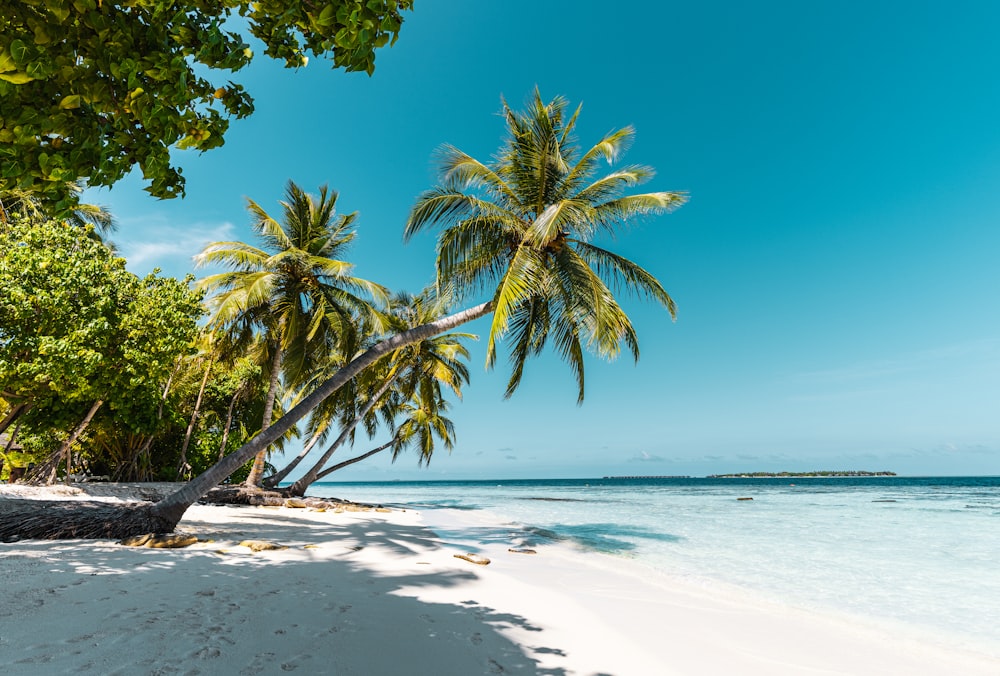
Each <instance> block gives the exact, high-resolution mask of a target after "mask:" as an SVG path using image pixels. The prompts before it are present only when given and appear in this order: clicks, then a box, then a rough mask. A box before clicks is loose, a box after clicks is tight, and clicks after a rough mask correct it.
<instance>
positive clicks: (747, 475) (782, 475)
mask: <svg viewBox="0 0 1000 676" xmlns="http://www.w3.org/2000/svg"><path fill="white" fill-rule="evenodd" d="M858 476H896V473H895V472H866V471H864V470H847V471H829V470H824V471H821V472H737V473H735V474H709V475H708V477H706V478H708V479H768V478H771V479H787V478H795V479H801V478H809V477H858Z"/></svg>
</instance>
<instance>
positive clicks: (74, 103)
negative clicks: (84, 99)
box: [59, 94, 80, 110]
mask: <svg viewBox="0 0 1000 676" xmlns="http://www.w3.org/2000/svg"><path fill="white" fill-rule="evenodd" d="M59 107H60V108H62V109H63V110H70V109H72V108H79V107H80V95H79V94H70V95H69V96H67V97H65V98H63V100H62V101H60V102H59Z"/></svg>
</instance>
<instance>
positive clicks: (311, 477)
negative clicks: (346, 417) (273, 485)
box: [288, 373, 399, 495]
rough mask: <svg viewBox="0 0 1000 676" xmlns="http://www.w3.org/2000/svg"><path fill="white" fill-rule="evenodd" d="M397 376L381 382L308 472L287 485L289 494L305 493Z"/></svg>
mask: <svg viewBox="0 0 1000 676" xmlns="http://www.w3.org/2000/svg"><path fill="white" fill-rule="evenodd" d="M398 377H399V374H398V373H396V374H394V375H393V376H391V377H390V378H388V379H386V381H385V382H384V383H382V386H381V387H380V388H378V390H377V391H376V392H375V394H373V395H372V396H371V399H369V400H368V401H367V402H366V403H365V405H364V406H362V407H361V410H360V411H359V412H358V414H357V415H356V416H354V419H353V420H352V421H351V422H350V424H348V425H347V426H346V427H344V429H343V430H341V432H340V436H339V437H337V440H336V441H334V442H333V443H332V444H331V445H330V448H328V449H326V453H324V454H323V457H321V458H320V459H319V461H318V462H317V463H316V464H315V465H313V466H312V467H311V468H309V471H308V472H306V473H305V474H303V475H302V476H301V477H299V479H298V481H296V482H295V483H293V484H292V485H291V486H289V487H288V494H289V495H305V494H306V489H308V488H309V486H311V485H312V484H313V483H314V482H315V481H316V479H317V478H319V473H320V471H322V469H323V466H324V465H325V464H326V461H327V460H329V459H330V456H331V455H333V453H334V451H336V450H337V449H338V448H340V446H341V445H342V444H343V443H344V442H345V441H347V440H348V439H349V438H350V436H351V432H353V431H354V428H355V427H357V426H358V423H360V422H361V421H362V420H364V419H365V416H367V415H368V414H369V413H371V410H372V409H373V408H375V406H376V405H377V404H378V402H379V401H380V400H381V399H382V397H384V396H385V393H386V392H388V391H389V389H390V388H391V387H392V385H393V383H395V382H396V378H398Z"/></svg>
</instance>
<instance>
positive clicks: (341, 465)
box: [316, 439, 396, 481]
mask: <svg viewBox="0 0 1000 676" xmlns="http://www.w3.org/2000/svg"><path fill="white" fill-rule="evenodd" d="M394 443H396V440H395V439H390V440H389V441H387V442H385V443H384V444H382V445H381V446H379V447H378V448H373V449H372V450H370V451H368V452H367V453H362V454H361V455H358V456H355V457H353V458H351V459H350V460H345V461H344V462H340V463H337V464H336V465H334V466H333V467H327V468H326V469H324V470H323V471H322V472H320V473H319V474H317V475H316V480H317V481H319V480H320V479H322V478H323V477H325V476H327V475H329V474H333V473H334V472H336V471H337V470H338V469H344V468H345V467H348V466H349V465H353V464H354V463H356V462H361V461H362V460H364V459H365V458H370V457H372V456H373V455H375V454H376V453H381V452H382V451H384V450H385V449H387V448H389V447H390V446H392V445H393V444H394Z"/></svg>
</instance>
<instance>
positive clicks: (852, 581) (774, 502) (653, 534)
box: [310, 477, 1000, 655]
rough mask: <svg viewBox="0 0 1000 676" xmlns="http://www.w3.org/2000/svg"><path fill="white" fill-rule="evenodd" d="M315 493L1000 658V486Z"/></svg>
mask: <svg viewBox="0 0 1000 676" xmlns="http://www.w3.org/2000/svg"><path fill="white" fill-rule="evenodd" d="M310 493H311V494H316V495H326V496H335V497H340V498H344V499H348V500H355V501H360V502H380V503H383V504H393V505H405V506H408V507H411V508H414V509H420V510H422V511H424V512H425V514H426V515H428V517H429V519H428V520H429V523H430V524H431V525H432V526H433V524H434V519H433V514H434V512H433V510H436V509H459V510H483V512H481V515H482V516H485V517H487V518H491V519H493V522H494V523H495V524H496V527H495V528H493V529H482V528H477V529H476V530H475V531H474V535H475V537H477V538H478V539H480V540H481V541H484V542H485V541H489V540H494V541H504V542H510V543H511V544H514V545H521V544H531V543H540V542H544V541H546V540H559V541H564V542H569V543H572V544H575V545H577V546H580V547H583V548H587V549H591V550H596V551H599V552H602V553H604V554H608V555H613V556H626V557H630V558H633V559H635V560H636V561H637V562H639V563H642V564H645V565H647V566H650V567H652V568H655V569H658V570H660V571H662V572H664V573H666V574H669V575H677V576H682V577H686V578H689V579H691V580H695V581H699V580H700V581H713V580H714V581H721V582H725V583H729V584H734V585H738V586H740V587H743V588H745V589H748V590H750V591H753V592H760V593H764V594H766V595H767V596H769V597H771V598H777V599H780V600H781V601H783V602H786V603H789V604H792V605H796V606H799V607H805V608H810V609H815V610H821V611H824V610H825V611H834V612H838V613H848V614H851V615H854V616H859V617H863V618H865V619H866V620H867V621H875V622H884V623H887V624H892V625H893V626H895V627H900V626H903V627H910V628H913V629H914V630H915V631H918V632H920V633H928V632H930V633H932V634H933V635H934V636H935V637H936V638H938V639H940V640H943V641H946V642H949V643H956V644H959V645H962V646H964V647H967V648H970V649H974V650H978V651H983V652H986V653H988V654H992V655H1000V477H970V478H958V477H947V478H902V477H892V478H866V479H748V480H742V479H660V480H602V479H590V480H562V481H493V482H399V483H320V484H316V485H315V486H314V487H313V490H311V491H310ZM741 497H744V498H745V497H752V498H753V500H738V498H741ZM477 516H479V515H477ZM477 521H480V522H481V521H482V519H477ZM470 532H472V531H470ZM448 535H450V536H458V535H461V534H460V533H450V534H448Z"/></svg>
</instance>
